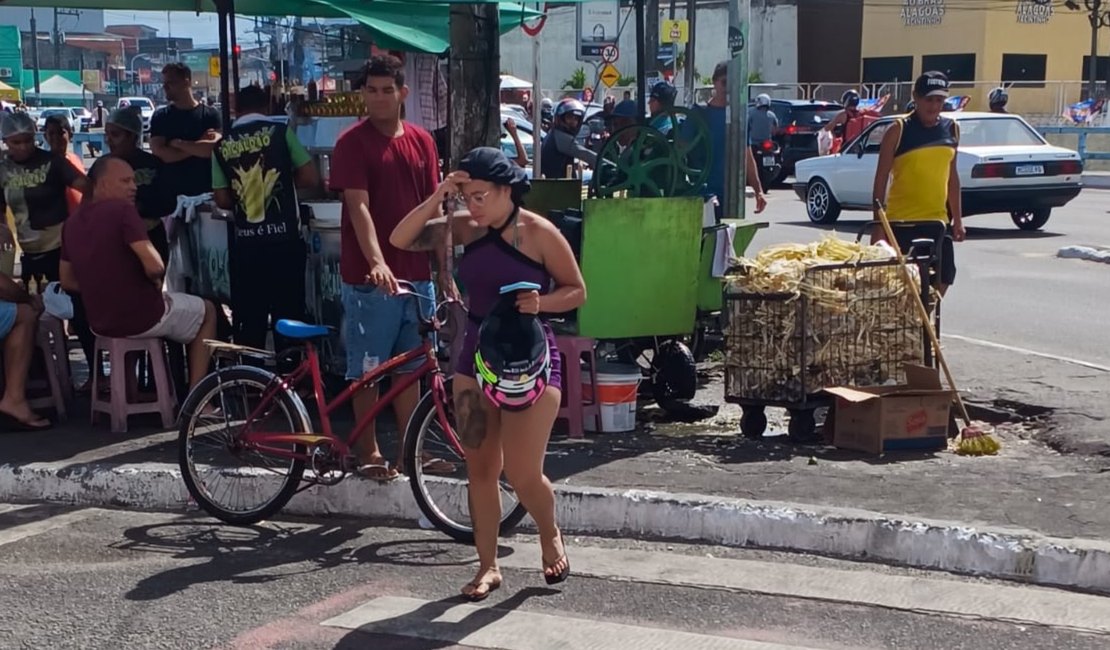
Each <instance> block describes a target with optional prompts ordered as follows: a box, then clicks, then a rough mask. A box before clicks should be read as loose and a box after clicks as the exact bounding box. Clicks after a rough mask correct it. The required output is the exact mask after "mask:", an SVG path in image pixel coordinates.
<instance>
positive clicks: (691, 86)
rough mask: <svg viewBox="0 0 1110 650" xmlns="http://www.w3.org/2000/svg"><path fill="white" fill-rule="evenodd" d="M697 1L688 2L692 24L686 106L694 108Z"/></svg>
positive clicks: (687, 12) (688, 20)
mask: <svg viewBox="0 0 1110 650" xmlns="http://www.w3.org/2000/svg"><path fill="white" fill-rule="evenodd" d="M696 5H697V0H686V21H687V22H688V23H689V24H690V38H689V39H688V40H687V41H686V70H684V72H685V75H684V76H685V79H686V80H685V86H686V104H687V105H688V106H693V105H694V103H695V102H696V101H697V94H696V93H697V86H698V75H697V73H696V72H695V71H694V44H695V42H696V40H697V38H696V36H695V35H696V34H697V32H698V30H697V15H698V14H697V8H696Z"/></svg>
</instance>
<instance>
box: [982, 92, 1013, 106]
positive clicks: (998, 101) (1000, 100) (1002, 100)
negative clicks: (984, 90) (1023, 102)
mask: <svg viewBox="0 0 1110 650" xmlns="http://www.w3.org/2000/svg"><path fill="white" fill-rule="evenodd" d="M987 101H988V103H990V105H991V106H1005V105H1006V103H1007V102H1009V101H1010V94H1009V93H1007V92H1006V89H1005V88H995V89H994V90H992V91H991V94H990V97H989V98H988V100H987Z"/></svg>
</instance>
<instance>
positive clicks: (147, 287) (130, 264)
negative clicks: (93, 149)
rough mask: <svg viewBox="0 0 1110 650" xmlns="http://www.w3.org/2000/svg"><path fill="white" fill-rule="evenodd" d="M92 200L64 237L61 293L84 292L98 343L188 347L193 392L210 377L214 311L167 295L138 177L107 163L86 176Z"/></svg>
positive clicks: (108, 159) (114, 161) (115, 161)
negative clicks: (139, 202) (101, 339)
mask: <svg viewBox="0 0 1110 650" xmlns="http://www.w3.org/2000/svg"><path fill="white" fill-rule="evenodd" d="M88 182H89V186H90V187H91V188H92V189H91V191H90V193H88V194H86V195H85V199H84V202H83V203H82V204H81V207H80V208H78V210H77V212H76V213H74V214H73V216H71V217H70V218H69V220H68V221H66V225H65V228H64V229H63V230H62V264H61V279H62V287H63V288H64V289H65V290H66V291H68V292H70V293H80V294H81V297H82V298H83V299H84V302H85V310H86V312H88V317H89V325H91V326H92V330H93V331H94V332H96V333H97V334H99V335H101V336H110V337H113V338H134V339H148V338H161V339H169V340H171V341H174V342H176V343H184V344H188V346H189V385H190V386H195V385H196V384H197V382H199V381H200V380H201V379H202V378H203V377H204V375H205V374H207V372H208V362H209V360H210V358H211V354H210V353H209V351H208V348H207V347H206V346H205V345H204V339H211V338H215V335H216V309H215V307H214V306H213V305H212V303H210V302H208V301H207V300H202V299H200V298H198V297H196V296H190V295H187V294H181V293H163V292H162V279H163V277H164V276H165V274H166V267H165V266H164V265H163V263H162V256H161V255H159V254H158V251H157V250H155V248H154V245H153V244H151V243H150V238H149V237H148V236H147V228H146V224H145V223H143V220H142V217H140V216H139V211H138V208H136V207H135V193H136V191H137V187H136V185H135V172H134V171H133V170H132V169H131V166H130V165H128V164H127V163H126V162H125V161H124V160H123V159H121V158H116V157H115V156H105V157H103V158H101V159H100V160H97V161H96V163H95V164H93V166H92V169H90V170H89V176H88Z"/></svg>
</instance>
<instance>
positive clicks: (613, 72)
mask: <svg viewBox="0 0 1110 650" xmlns="http://www.w3.org/2000/svg"><path fill="white" fill-rule="evenodd" d="M620 78H621V73H620V70H617V68H616V66H614V65H613V64H612V63H606V64H605V67H604V68H602V69H601V83H603V84H605V86H606V87H607V88H612V87H613V86H615V85H617V82H618V81H620Z"/></svg>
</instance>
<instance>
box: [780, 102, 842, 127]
mask: <svg viewBox="0 0 1110 650" xmlns="http://www.w3.org/2000/svg"><path fill="white" fill-rule="evenodd" d="M840 110H841V109H840V106H837V105H835V104H818V105H813V106H794V107H791V109H790V112H789V114H788V118H787V119H788V120H789V121H787V122H786V123H785V124H783V125H782V126H789V125H791V124H796V125H797V126H811V127H819V126H824V125H825V124H827V123H828V121H829V120H831V119H832V118H834V117H836V114H837V113H839V112H840Z"/></svg>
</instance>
